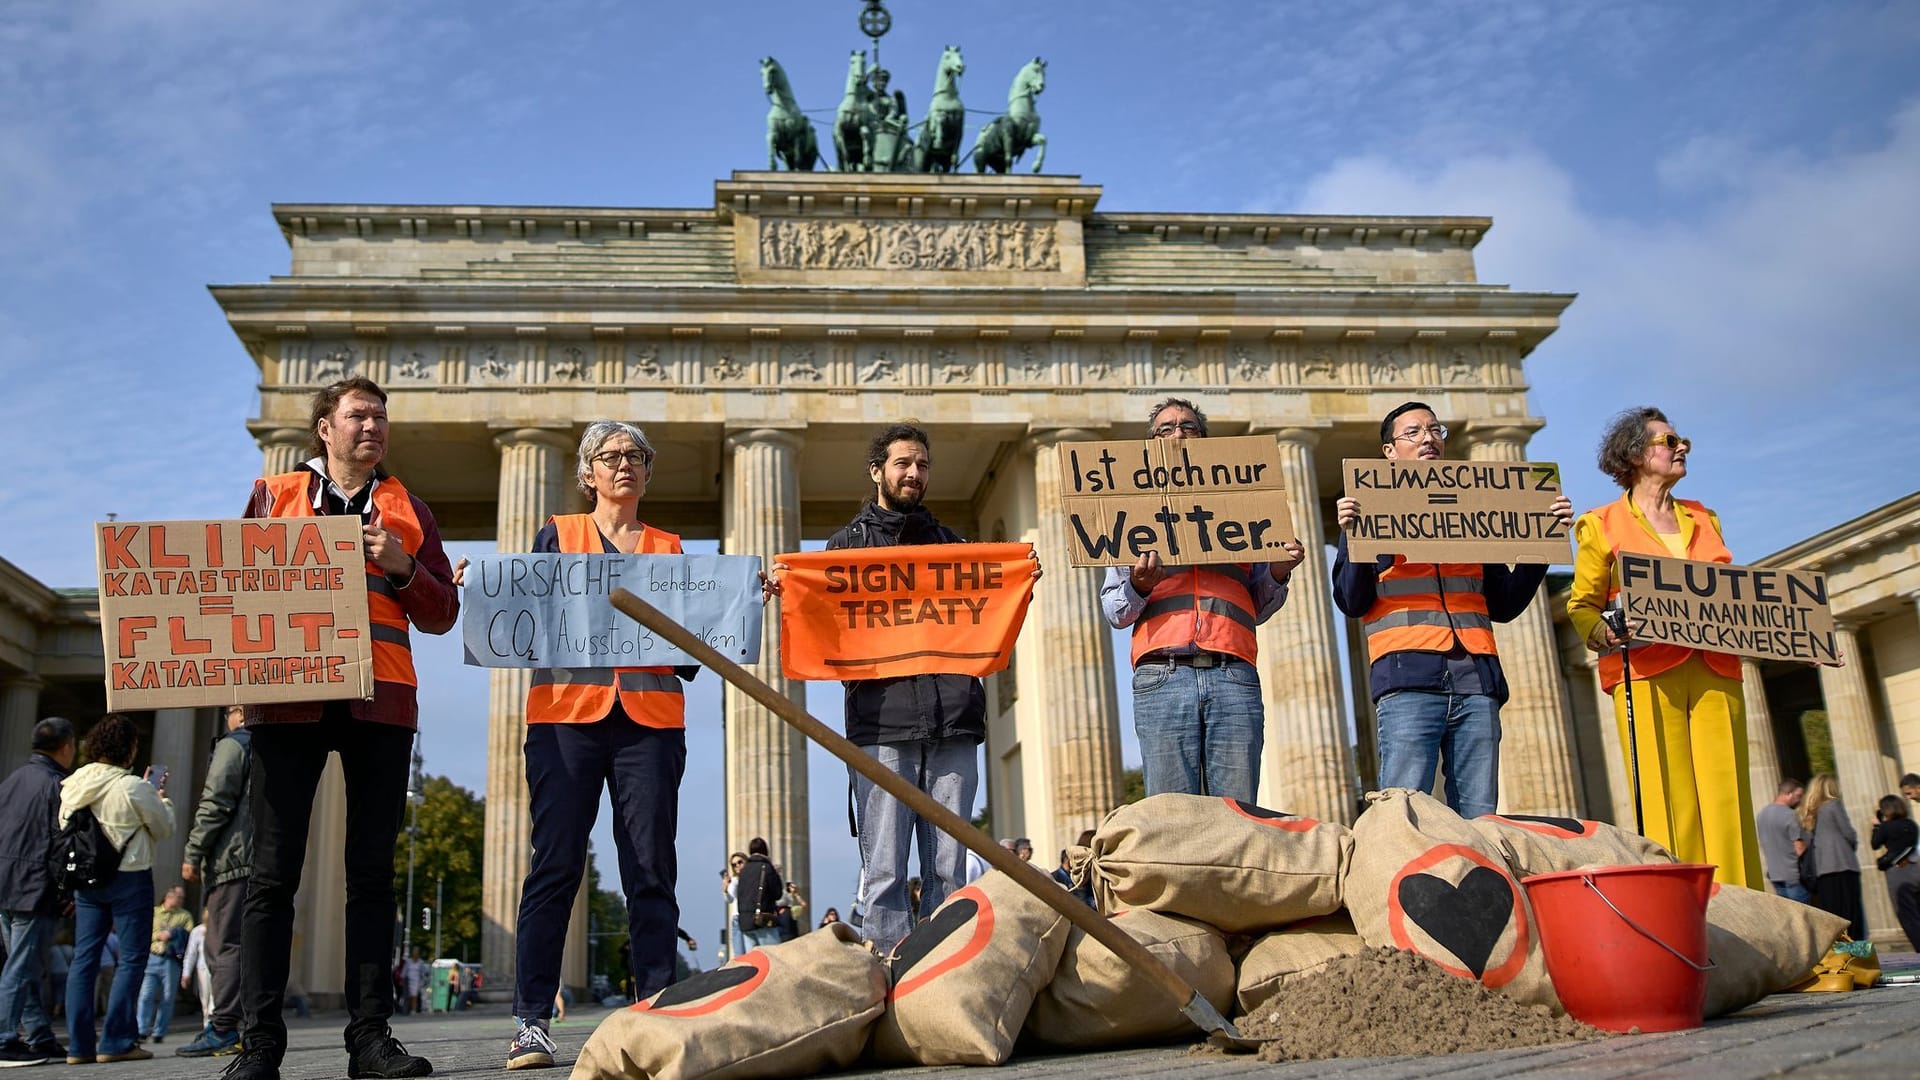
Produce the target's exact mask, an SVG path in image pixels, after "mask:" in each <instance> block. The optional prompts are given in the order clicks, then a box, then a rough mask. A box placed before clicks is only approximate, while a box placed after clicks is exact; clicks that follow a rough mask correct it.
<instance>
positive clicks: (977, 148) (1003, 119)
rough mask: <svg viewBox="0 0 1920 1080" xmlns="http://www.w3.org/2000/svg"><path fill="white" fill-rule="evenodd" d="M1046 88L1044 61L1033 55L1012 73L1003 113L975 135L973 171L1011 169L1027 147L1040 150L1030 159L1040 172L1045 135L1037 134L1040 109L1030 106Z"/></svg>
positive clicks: (1045, 156)
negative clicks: (1018, 71) (1005, 107)
mask: <svg viewBox="0 0 1920 1080" xmlns="http://www.w3.org/2000/svg"><path fill="white" fill-rule="evenodd" d="M1046 88H1047V62H1046V61H1045V60H1042V59H1040V58H1039V57H1037V56H1036V57H1034V58H1033V59H1032V60H1031V61H1030V62H1028V64H1027V66H1025V67H1023V68H1021V69H1020V73H1019V74H1018V75H1015V76H1014V77H1013V87H1012V88H1011V89H1009V90H1008V91H1007V111H1006V113H1005V114H1003V115H1001V116H996V117H994V118H993V120H992V122H991V123H989V124H987V126H986V127H983V128H981V129H980V135H979V137H978V138H976V139H974V141H973V168H974V171H975V172H986V171H987V170H988V169H992V170H993V171H994V172H997V173H1006V172H1011V171H1012V170H1013V166H1014V163H1015V162H1018V161H1019V160H1020V157H1021V155H1023V154H1025V153H1026V152H1027V151H1028V150H1029V149H1038V150H1039V151H1040V153H1039V155H1038V156H1037V157H1035V158H1034V159H1033V171H1034V172H1039V171H1040V169H1041V167H1042V166H1044V165H1045V164H1046V163H1047V137H1046V136H1045V135H1042V134H1040V112H1039V110H1037V109H1035V108H1034V107H1033V99H1034V98H1035V97H1036V96H1038V95H1039V94H1040V92H1041V91H1043V90H1045V89H1046Z"/></svg>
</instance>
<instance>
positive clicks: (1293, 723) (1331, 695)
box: [1255, 427, 1364, 824]
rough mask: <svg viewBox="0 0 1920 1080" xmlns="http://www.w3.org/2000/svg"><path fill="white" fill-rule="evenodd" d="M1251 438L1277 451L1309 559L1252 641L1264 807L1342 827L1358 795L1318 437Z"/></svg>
mask: <svg viewBox="0 0 1920 1080" xmlns="http://www.w3.org/2000/svg"><path fill="white" fill-rule="evenodd" d="M1255 432H1256V433H1259V434H1271V435H1273V436H1274V438H1275V441H1276V442H1277V443H1278V444H1279V448H1280V476H1281V479H1282V481H1283V482H1285V484H1286V485H1287V508H1288V510H1289V511H1290V512H1291V513H1292V515H1293V531H1294V535H1295V536H1298V537H1299V538H1300V541H1301V543H1303V544H1305V545H1306V549H1307V557H1306V559H1305V561H1303V562H1302V563H1301V564H1300V565H1299V566H1298V567H1296V568H1294V571H1293V578H1292V583H1291V585H1290V586H1289V588H1288V595H1287V604H1286V606H1285V607H1283V608H1281V609H1280V611H1279V612H1278V613H1277V614H1275V615H1274V616H1273V618H1271V619H1268V620H1267V621H1266V622H1265V623H1264V624H1262V625H1261V627H1260V630H1259V634H1258V641H1259V648H1260V694H1261V698H1262V699H1263V701H1264V703H1265V706H1266V714H1267V739H1266V750H1265V752H1264V753H1263V754H1262V755H1261V762H1260V795H1259V797H1260V802H1261V803H1262V804H1263V805H1265V806H1269V807H1272V808H1274V809H1276V810H1289V811H1292V812H1294V813H1297V814H1304V815H1306V816H1308V817H1312V818H1318V819H1319V820H1321V821H1337V822H1341V823H1342V824H1347V823H1351V822H1352V821H1353V818H1354V803H1355V795H1356V793H1355V791H1354V790H1353V787H1354V772H1353V748H1352V747H1351V746H1350V745H1348V743H1347V716H1346V709H1345V708H1344V702H1343V700H1342V696H1341V694H1342V691H1341V686H1340V665H1341V663H1342V659H1341V650H1340V639H1339V638H1338V636H1336V635H1335V634H1334V630H1333V587H1332V585H1331V584H1330V581H1329V579H1328V577H1327V573H1328V570H1327V565H1328V564H1327V544H1326V539H1327V532H1326V528H1325V525H1324V521H1323V518H1322V516H1321V512H1320V487H1319V482H1318V481H1317V480H1316V478H1315V476H1314V466H1313V448H1314V446H1315V445H1317V444H1318V443H1319V441H1320V434H1321V433H1320V432H1319V431H1317V430H1315V429H1313V428H1304V427H1288V428H1279V429H1277V430H1276V429H1271V428H1269V429H1266V430H1265V431H1261V430H1260V429H1257V428H1256V429H1255ZM1363 692H1364V691H1363Z"/></svg>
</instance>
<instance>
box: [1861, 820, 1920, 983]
mask: <svg viewBox="0 0 1920 1080" xmlns="http://www.w3.org/2000/svg"><path fill="white" fill-rule="evenodd" d="M1873 819H1874V821H1875V822H1876V824H1875V825H1874V826H1873V835H1872V837H1870V838H1869V842H1870V843H1871V844H1872V845H1873V846H1874V847H1876V848H1880V849H1882V850H1881V852H1880V857H1879V858H1878V859H1877V860H1875V864H1876V865H1877V866H1879V867H1880V872H1881V873H1883V874H1885V875H1886V876H1887V896H1888V897H1890V898H1891V899H1892V900H1893V914H1894V917H1895V918H1897V919H1899V920H1900V929H1901V930H1903V931H1905V932H1906V935H1907V945H1908V947H1909V948H1915V949H1920V851H1916V850H1915V847H1916V845H1920V827H1916V826H1915V825H1914V823H1913V817H1912V815H1910V814H1908V813H1907V800H1906V799H1904V798H1901V797H1900V796H1898V795H1888V796H1886V797H1885V798H1883V799H1881V800H1880V808H1879V809H1878V810H1876V811H1874V814H1873Z"/></svg>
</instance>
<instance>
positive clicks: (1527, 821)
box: [1468, 814, 1675, 880]
mask: <svg viewBox="0 0 1920 1080" xmlns="http://www.w3.org/2000/svg"><path fill="white" fill-rule="evenodd" d="M1468 824H1470V825H1472V826H1473V827H1474V828H1475V829H1478V830H1479V831H1480V835H1482V836H1484V837H1486V838H1487V839H1488V840H1491V841H1493V843H1494V846H1496V847H1498V848H1499V849H1500V850H1501V853H1502V854H1503V855H1505V856H1506V859H1507V865H1508V866H1509V867H1511V868H1512V870H1513V872H1514V874H1515V875H1516V876H1518V877H1520V878H1521V879H1522V880H1525V879H1526V878H1529V877H1532V876H1533V875H1535V874H1553V873H1558V872H1560V871H1563V870H1579V869H1583V868H1585V867H1589V866H1644V865H1646V864H1648V863H1671V862H1674V861H1675V859H1674V857H1673V854H1672V853H1671V852H1669V851H1668V850H1667V849H1666V848H1663V847H1661V846H1660V845H1659V844H1657V843H1655V842H1653V841H1652V840H1649V839H1647V838H1646V837H1644V836H1641V835H1640V834H1638V833H1636V832H1633V831H1631V830H1628V829H1623V828H1621V827H1619V826H1618V825H1609V824H1607V823H1606V822H1604V821H1585V820H1582V819H1580V818H1561V817H1533V816H1529V815H1525V814H1483V815H1481V816H1480V817H1477V818H1474V819H1473V820H1472V821H1471V822H1469V823H1468Z"/></svg>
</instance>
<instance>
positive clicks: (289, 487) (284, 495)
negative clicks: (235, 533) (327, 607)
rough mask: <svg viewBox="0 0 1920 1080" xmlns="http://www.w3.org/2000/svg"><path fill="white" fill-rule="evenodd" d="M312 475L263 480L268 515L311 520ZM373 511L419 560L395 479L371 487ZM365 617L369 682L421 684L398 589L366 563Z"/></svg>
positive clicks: (414, 520) (414, 528)
mask: <svg viewBox="0 0 1920 1080" xmlns="http://www.w3.org/2000/svg"><path fill="white" fill-rule="evenodd" d="M315 478H316V477H315V474H314V473H312V472H310V471H308V470H305V469H301V470H299V471H297V472H290V473H281V474H279V475H278V476H269V477H267V478H266V481H265V483H266V485H267V493H268V494H269V495H271V496H272V497H273V507H272V509H271V510H270V511H269V513H270V514H271V515H272V516H273V517H314V516H316V515H315V514H314V510H313V494H312V490H311V484H312V481H313V480H314V479H315ZM372 501H373V508H374V510H375V511H377V512H378V513H379V515H380V518H379V525H380V527H381V528H383V529H385V530H387V531H388V532H390V533H393V534H394V535H395V536H398V537H399V538H400V546H401V547H402V548H404V549H405V550H406V553H407V554H408V555H411V556H414V557H415V558H418V557H419V555H420V544H421V543H422V542H423V541H424V540H425V539H426V532H425V530H423V529H422V528H421V527H420V518H419V516H418V515H417V514H415V513H414V512H413V498H412V496H410V495H408V494H407V489H406V487H405V486H404V485H402V484H401V483H400V481H398V480H396V479H394V478H393V477H391V476H387V477H382V478H381V479H380V481H379V483H377V484H375V485H374V488H373V497H372ZM367 614H368V616H370V618H371V621H372V624H373V625H372V627H371V632H370V635H369V636H371V637H372V638H373V678H374V680H375V681H376V682H386V683H400V684H402V685H404V686H414V687H417V686H419V685H420V683H419V680H417V679H416V678H414V674H413V642H412V640H411V639H410V638H409V637H408V636H407V612H406V609H405V608H403V607H401V606H400V590H399V589H397V588H395V587H394V584H393V582H391V581H389V580H387V575H386V571H384V570H381V569H380V568H379V567H377V566H375V565H373V564H372V563H371V562H369V563H368V564H367Z"/></svg>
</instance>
